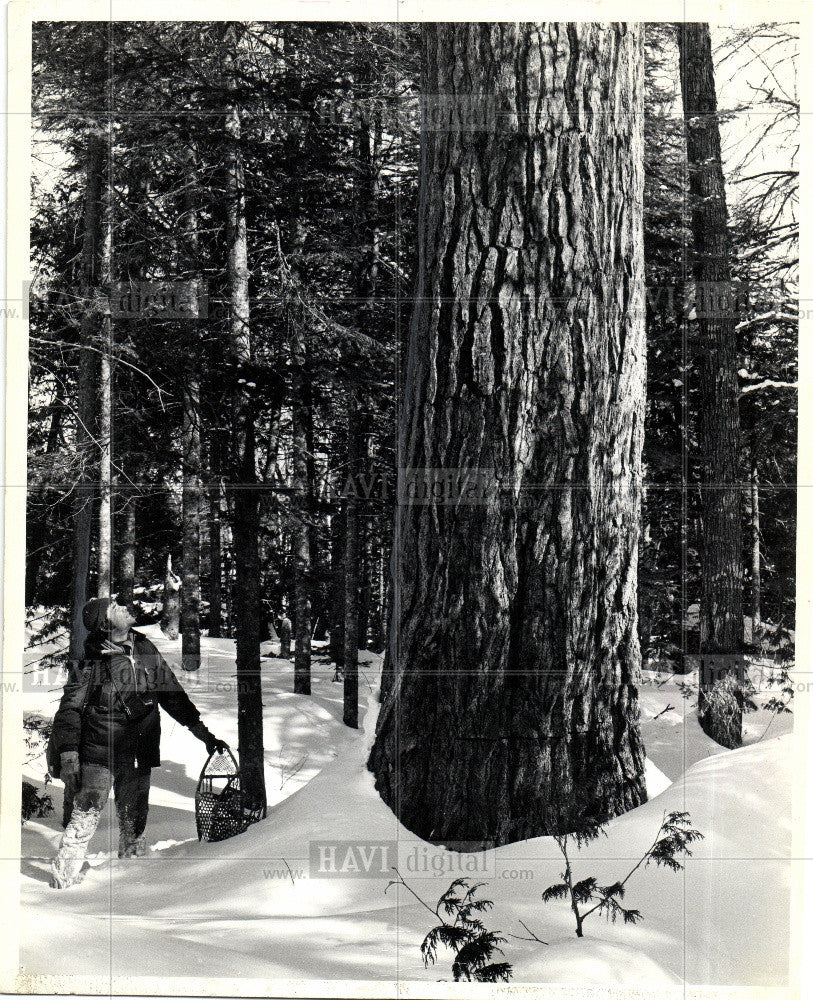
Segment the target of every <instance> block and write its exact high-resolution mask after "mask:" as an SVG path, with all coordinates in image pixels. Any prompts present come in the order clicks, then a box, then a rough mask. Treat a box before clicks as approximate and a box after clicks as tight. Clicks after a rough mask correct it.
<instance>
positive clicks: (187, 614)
mask: <svg viewBox="0 0 813 1000" xmlns="http://www.w3.org/2000/svg"><path fill="white" fill-rule="evenodd" d="M190 159H191V157H190ZM193 177H194V174H193ZM190 183H194V180H193V179H191V180H190ZM197 211H198V209H197V200H196V192H195V190H193V189H191V188H189V187H187V193H186V196H185V198H184V229H185V236H186V238H185V241H184V242H185V247H186V253H187V254H188V256H189V258H190V260H191V263H192V266H191V268H190V274H191V277H192V279H193V280H195V279H196V278H197V274H198V259H197V256H198V217H197ZM185 333H186V339H187V349H186V352H185V355H186V356H185V360H186V370H185V372H184V378H183V387H182V398H183V427H182V431H181V450H182V457H181V466H182V485H183V492H182V517H181V520H182V531H183V553H182V556H181V578H182V580H183V587H182V588H181V664H182V666H183V669H184V670H198V669H200V517H201V481H200V480H201V477H200V468H201V444H200V420H201V407H200V376H199V372H198V348H197V344H198V333H199V330H198V324H197V322H196V321H195V320H190V321H189V322H188V323H187V329H186V330H185Z"/></svg>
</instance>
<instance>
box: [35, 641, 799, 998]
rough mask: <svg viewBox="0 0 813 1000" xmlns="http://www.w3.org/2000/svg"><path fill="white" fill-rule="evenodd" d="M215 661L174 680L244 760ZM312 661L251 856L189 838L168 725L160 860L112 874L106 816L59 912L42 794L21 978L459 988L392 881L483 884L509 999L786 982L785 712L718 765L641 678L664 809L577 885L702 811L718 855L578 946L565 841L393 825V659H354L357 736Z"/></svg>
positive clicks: (600, 923)
mask: <svg viewBox="0 0 813 1000" xmlns="http://www.w3.org/2000/svg"><path fill="white" fill-rule="evenodd" d="M144 631H145V632H146V633H147V634H148V635H149V636H150V637H151V638H152V639H153V641H155V642H156V644H157V645H158V646H159V648H160V649H161V651H162V653H163V654H164V655H165V656H166V657H167V659H168V660H169V661H170V662H171V663H172V664H173V665H177V664H178V663H179V659H180V643H179V642H175V643H172V642H169V641H167V640H166V639H164V637H163V636H162V635H161V633H160V631H158V629H157V627H150V628H148V629H145V630H144ZM202 647H203V658H204V662H203V666H202V668H201V671H200V672H199V674H196V675H188V674H183V672H182V671H181V670H180V669H178V670H177V674H178V676H179V678H180V679H181V680H182V683H183V684H184V685H185V686H186V688H187V690H188V691H189V693H190V696H191V697H192V699H193V701H194V702H195V703H196V704H197V705H198V707H199V708H200V710H201V712H202V714H203V718H204V721H205V722H206V723H207V725H208V726H209V728H210V729H211V730H212V731H213V732H214V733H215V734H217V735H218V736H222V737H223V738H225V739H226V740H228V741H229V742H230V743H231V744H232V745H236V742H237V740H236V736H237V733H236V711H235V706H236V693H235V676H234V646H233V643H232V642H231V641H229V640H225V639H206V638H204V639H203V640H202ZM265 651H266V653H268V654H271V653H273V652H278V649H273V648H271V647H270V645H269V646H266V647H265ZM318 653H319V650H317V659H316V661H315V663H314V668H313V695H312V697H304V696H300V695H294V694H293V693H292V688H293V666H292V664H291V663H290V661H283V660H280V659H275V658H273V657H271V656H270V655H269V656H267V657H266V659H264V661H263V673H264V682H263V683H264V705H265V709H264V711H265V746H266V754H265V756H266V783H267V788H268V795H269V814H268V818H267V819H266V820H265V821H264V822H262V823H259V824H257V825H255V826H253V827H252V828H250V829H249V830H248V831H246V832H245V833H244V834H242V835H241V836H239V837H237V838H233V839H230V840H228V841H224V842H222V843H219V844H201V843H199V842H198V841H197V839H196V833H195V818H194V801H193V796H194V791H195V785H196V781H197V777H198V773H199V771H200V768H201V766H202V764H203V761H204V758H205V751H204V750H203V747H202V745H201V744H200V743H199V742H198V741H197V740H196V739H194V737H192V736H191V735H190V734H189V733H188V732H187V730H185V729H183V728H182V727H180V726H178V725H175V724H174V723H173V722H172V720H171V719H169V718H168V717H167V716H163V720H162V725H163V730H164V735H163V742H162V754H163V759H164V765H163V766H162V767H161V768H160V769H156V770H155V771H154V772H153V790H152V794H151V799H150V802H151V806H150V822H149V825H148V829H147V834H148V843H149V844H150V851H149V856H148V857H147V858H145V859H141V860H136V861H119V860H118V859H117V858H116V857H115V847H116V842H115V841H116V836H115V828H114V816H113V810H112V808H111V807H110V806H108V808H107V810H106V811H105V814H104V817H103V820H102V823H101V825H100V828H99V831H98V832H97V834H96V837H95V838H94V840H93V842H92V844H91V852H92V853H91V857H90V862H91V866H92V867H91V870H90V871H89V872H88V874H87V876H86V878H85V881H84V882H83V883H82V884H81V885H79V886H77V887H75V888H73V889H71V890H68V891H65V892H59V893H57V892H55V891H54V890H51V889H50V888H48V885H47V877H48V876H47V868H48V864H47V860H48V858H49V856H50V855H51V853H52V852H53V850H54V849H55V846H56V844H57V843H58V840H59V836H60V831H61V827H60V824H59V821H58V816H59V815H60V814H61V798H62V795H61V792H62V786H61V783H60V782H55V783H53V784H52V785H50V786H49V789H48V791H49V792H50V794H51V795H52V797H53V800H54V805H55V806H56V811H55V813H54V815H52V816H50V817H48V818H46V819H33V820H29V821H28V822H27V823H26V824H25V825H24V826H23V833H22V845H23V849H22V860H21V894H22V924H21V928H20V936H21V965H22V969H23V972H24V973H27V974H31V975H40V974H44V975H49V974H50V975H53V974H64V973H65V972H68V971H69V972H70V973H71V974H73V975H98V976H103V977H108V976H111V975H113V976H119V975H122V976H124V975H128V976H141V975H150V976H164V977H169V976H178V975H197V976H205V977H251V978H253V979H258V978H269V979H306V980H315V979H319V980H379V981H390V982H391V981H394V980H401V981H410V980H413V981H414V980H428V981H432V980H439V979H443V980H451V978H452V976H451V953H449V952H446V953H444V952H441V953H439V955H438V963H437V964H436V965H435V966H431V965H430V967H429V968H428V969H427V968H424V965H423V962H422V959H421V955H420V950H419V949H420V944H421V941H422V940H423V937H424V935H425V934H426V932H427V931H428V930H429V929H430V927H431V926H432V918H431V915H430V914H429V913H428V912H427V911H426V910H425V909H424V908H423V907H422V906H421V905H420V903H419V902H418V901H417V900H416V899H415V898H414V897H413V896H412V895H411V894H410V893H408V892H407V891H406V890H405V889H403V888H399V887H397V886H392V887H390V888H389V889H388V890H387V891H386V892H385V890H386V889H387V885H388V882H389V880H390V878H391V877H392V875H393V872H392V871H391V869H392V867H393V866H397V867H398V869H399V871H400V872H401V874H402V875H403V877H404V878H405V879H406V881H407V882H408V883H409V885H410V886H412V888H413V889H414V890H415V892H417V893H418V894H419V895H420V896H421V897H423V898H424V899H425V900H426V901H427V902H428V903H430V904H432V905H434V904H435V902H436V900H437V898H438V897H439V896H440V895H441V893H442V892H443V891H444V890H445V889H446V888H447V886H448V885H449V882H450V881H451V880H452V878H455V877H457V876H461V877H466V878H469V879H471V880H473V881H477V882H482V883H484V885H483V887H482V889H481V890H480V895H481V896H483V897H487V898H490V899H492V900H493V901H494V907H493V909H492V910H491V911H490V912H489V913H488V914H487V917H486V925H487V927H488V928H489V929H492V930H495V931H500V932H502V934H503V935H504V936H505V937H506V938H507V942H506V944H505V945H504V946H503V947H504V951H505V960H506V961H509V962H511V963H512V964H513V966H514V977H513V982H514V983H529V982H537V983H539V982H547V983H554V982H556V983H597V984H605V985H634V986H648V987H657V986H668V985H680V984H682V983H686V984H710V983H713V984H719V985H738V984H749V985H764V986H782V985H785V984H787V981H788V947H789V906H790V902H789V899H790V896H789V894H790V883H791V879H792V877H793V874H794V872H793V862H792V861H791V860H790V857H791V771H792V756H793V741H794V738H793V735H792V733H791V732H790V729H791V728H792V719H793V717H792V715H780V716H776V717H775V718H774V717H773V716H772V715H771V714H770V713H766V712H759V713H756V714H755V715H750V716H749V717H748V720H747V731H746V742H747V743H749V744H750V745H746V746H744V747H743V748H742V749H739V750H735V751H724V750H723V749H722V748H721V747H720V746H718V745H717V744H715V743H713V742H712V741H711V740H709V739H708V737H706V736H705V734H704V733H703V732H702V731H701V730H700V728H699V726H698V725H697V721H696V717H695V715H694V712H693V710H692V707H691V701H687V700H686V699H685V698H684V697H683V695H682V694H681V692H680V690H679V689H678V687H677V685H676V684H675V683H674V681H673V679H671V678H666V675H656V674H654V673H647V675H646V682H645V684H644V685H643V687H642V689H641V704H642V729H643V734H644V739H645V743H646V746H647V753H648V758H649V760H648V765H647V784H648V790H649V795H650V800H649V802H647V803H646V804H645V805H643V806H641V807H639V808H638V809H635V810H633V811H632V812H630V813H628V814H626V815H625V816H621V817H619V818H618V819H616V820H614V821H613V822H612V823H610V824H609V827H608V836H607V837H606V838H600V839H599V840H597V841H595V842H594V843H593V844H591V845H589V846H588V847H585V848H583V849H582V851H581V852H580V853H579V855H578V858H577V860H576V861H575V865H574V867H575V874H576V876H577V877H578V878H584V877H586V876H588V875H595V876H597V877H598V879H599V883H600V884H608V883H609V882H611V881H615V880H616V879H617V878H621V877H623V876H624V875H625V874H626V873H627V871H628V870H629V869H630V868H631V867H632V866H633V865H634V864H635V862H636V861H637V860H638V858H639V857H640V856H641V855H642V854H643V852H644V851H645V850H646V849H647V847H648V846H649V845H650V844H651V842H652V840H653V839H654V837H655V835H656V833H657V831H658V828H659V826H660V823H661V820H662V818H663V816H664V813H666V812H669V811H673V810H680V811H688V812H689V813H690V814H691V820H692V824H693V826H695V827H697V828H698V829H699V830H700V831H701V832H703V833H704V835H705V839H704V840H702V841H700V842H699V843H698V844H696V845H695V847H694V854H693V857H691V858H689V859H687V860H686V865H685V869H684V871H682V872H678V873H672V872H670V871H668V870H665V869H662V868H655V867H654V866H650V868H648V869H646V870H643V869H642V870H639V871H638V872H637V873H636V875H634V876H633V878H632V879H631V881H630V882H629V883H628V889H627V895H626V897H625V900H624V902H625V905H627V906H631V907H635V908H637V909H639V910H640V911H641V912H642V913H643V917H644V919H643V921H642V922H641V923H640V924H638V925H636V926H624V925H622V924H611V923H607V922H605V921H604V918H602V917H599V916H598V915H593V916H592V917H590V918H589V920H588V921H587V922H586V924H585V936H584V938H582V939H578V938H576V936H575V927H574V922H573V917H572V913H571V911H570V909H569V906H568V904H567V903H565V902H563V901H558V902H552V903H548V904H545V903H543V902H542V900H541V896H542V892H543V891H544V889H545V888H546V887H547V886H548V885H550V884H551V883H552V882H555V881H559V873H560V872H561V870H562V859H561V856H560V855H559V854H558V849H557V848H556V845H555V843H554V841H553V840H552V839H551V838H548V837H541V838H537V839H534V840H529V841H524V842H522V843H519V844H511V845H508V846H506V847H502V848H499V849H496V850H492V851H484V852H479V853H477V854H458V853H455V852H450V851H447V850H445V849H442V848H438V847H434V846H432V845H429V844H426V843H425V842H423V841H421V840H419V839H418V838H417V837H415V836H413V835H412V834H410V833H409V832H408V831H407V830H405V829H404V828H403V827H402V826H400V824H399V823H398V822H397V821H396V819H395V818H394V816H393V814H392V813H391V812H390V810H389V809H388V808H387V807H386V806H384V805H383V804H382V802H381V800H380V799H379V797H378V795H377V793H376V791H375V789H374V786H373V779H372V775H371V774H370V773H369V772H368V771H367V770H366V767H365V762H366V759H367V754H368V752H369V747H370V745H371V742H372V739H373V735H374V730H375V719H376V715H377V711H378V703H377V700H376V697H375V692H376V688H377V683H378V674H379V671H380V660H379V657H377V656H374V655H373V654H362V657H363V659H364V663H363V664H362V667H361V680H360V695H361V703H362V705H361V720H360V729H359V730H358V731H352V730H349V729H347V728H346V727H345V726H344V725H343V724H342V722H341V697H342V686H341V684H339V683H334V682H333V681H332V680H331V678H332V676H333V667H332V665H330V664H329V663H328V662H327V660H326V658H324V657H319V656H318ZM59 695H60V691H59V689H58V688H56V687H55V686H54V684H53V679H51V681H50V683H47V682H46V683H44V684H41V685H37V684H30V685H29V686H28V690H27V692H26V695H25V709H26V711H27V712H35V713H40V714H42V715H43V716H50V715H52V714H53V712H54V709H55V707H56V704H57V703H58V699H59ZM766 730H767V731H766ZM43 771H44V763H43V762H42V760H41V759H39V760H37V759H35V760H33V761H31V762H30V763H29V764H28V765H27V766H26V773H25V777H26V779H27V780H29V781H31V782H32V783H33V784H35V785H37V787H41V786H42V782H43ZM331 863H332V864H333V867H334V869H336V870H335V871H334V872H332V873H331V871H330V867H331ZM320 866H321V871H320ZM354 866H355V867H356V868H357V869H358V868H361V869H364V868H365V867H366V868H367V869H368V870H366V871H364V870H362V871H358V870H356V871H355V872H354V871H353V870H352V869H353V867H354ZM342 867H344V869H345V870H344V872H342V871H340V870H339V869H341V868H342ZM523 924H524V925H526V926H527V927H528V928H530V930H531V931H532V932H533V934H535V935H536V936H537V937H538V938H540V939H542V940H544V941H546V942H548V944H547V945H544V944H540V943H537V942H535V941H527V940H520V938H523V937H528V936H529V935H528V932H527V931H526V930H525V929H524V928H523ZM512 935H516V936H512ZM498 957H499V956H498ZM309 995H310V994H309Z"/></svg>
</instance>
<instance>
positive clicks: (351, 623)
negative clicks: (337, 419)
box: [343, 388, 359, 729]
mask: <svg viewBox="0 0 813 1000" xmlns="http://www.w3.org/2000/svg"><path fill="white" fill-rule="evenodd" d="M349 397H350V398H349V401H348V405H347V476H348V480H349V484H350V485H349V487H348V495H347V499H346V500H345V504H344V539H345V541H344V657H343V660H344V664H343V665H344V723H345V725H347V726H352V727H353V728H354V729H355V728H358V719H359V704H358V701H359V671H358V664H359V640H358V613H359V612H358V593H359V559H358V556H359V552H358V543H359V525H358V520H359V518H358V499H357V498H356V493H355V491H356V489H357V488H358V469H359V414H358V399H357V396H356V390H355V389H354V388H351V390H350V393H349Z"/></svg>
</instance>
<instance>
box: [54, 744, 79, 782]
mask: <svg viewBox="0 0 813 1000" xmlns="http://www.w3.org/2000/svg"><path fill="white" fill-rule="evenodd" d="M59 776H60V778H62V780H63V781H65V782H67V781H69V780H73V781H76V779H77V778H78V777H79V751H78V750H63V751H62V753H61V754H60V755H59Z"/></svg>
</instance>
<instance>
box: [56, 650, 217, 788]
mask: <svg viewBox="0 0 813 1000" xmlns="http://www.w3.org/2000/svg"><path fill="white" fill-rule="evenodd" d="M159 705H160V706H161V708H163V709H164V710H165V711H166V712H168V713H169V714H170V715H171V716H172V718H173V719H175V720H176V721H177V722H179V723H180V724H181V725H182V726H186V727H187V728H190V729H191V728H192V727H193V726H195V725H196V724H197V723H198V722H199V721H200V712H198V710H197V709H196V708H195V706H194V705H193V704H192V702H191V701H190V699H189V696H188V695H187V693H186V692H185V691H184V689H183V688H182V687H181V685H180V683H179V682H178V679H177V678H176V677H175V675H174V674H173V672H172V670H171V669H170V667H169V665H168V664H167V662H166V660H165V659H164V658H163V657H162V656H161V654H160V653H159V652H158V650H157V649H156V648H155V646H154V645H153V644H152V643H151V642H150V640H149V639H147V638H146V637H145V636H142V635H139V634H138V633H135V632H131V633H130V637H129V639H128V640H127V641H126V642H122V643H116V642H113V641H112V640H111V639H109V638H107V637H106V636H104V635H102V634H100V633H92V634H91V635H89V636H88V638H87V640H86V642H85V656H84V659H82V660H80V661H79V663H78V664H77V665H76V667H75V668H74V670H73V671H72V674H71V676H70V677H69V678H68V682H67V684H66V685H65V691H64V693H63V695H62V700H61V701H60V703H59V709H58V710H57V713H56V715H55V716H54V723H53V730H52V743H53V750H54V753H55V757H56V759H57V760H58V755H59V754H62V753H65V751H68V750H78V751H79V759H80V761H81V762H82V763H87V764H102V765H104V766H105V767H112V766H113V765H114V764H116V765H118V764H124V763H126V762H133V761H135V762H136V763H137V764H138V765H139V767H158V766H159V765H160V763H161V755H160V740H161V721H160V718H159V714H158V706H159ZM52 774H53V771H52ZM54 777H58V774H54Z"/></svg>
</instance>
